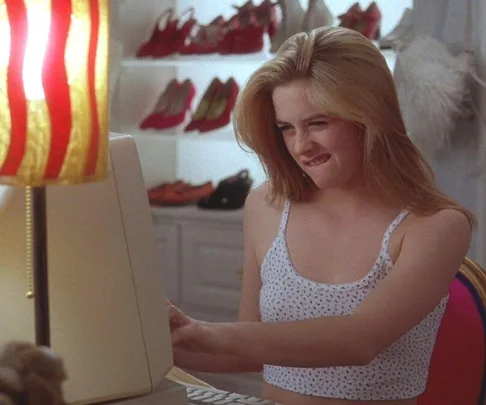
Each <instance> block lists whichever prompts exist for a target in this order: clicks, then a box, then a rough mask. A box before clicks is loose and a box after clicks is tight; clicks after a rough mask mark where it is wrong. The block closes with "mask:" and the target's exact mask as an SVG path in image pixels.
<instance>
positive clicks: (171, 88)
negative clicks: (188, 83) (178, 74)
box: [140, 79, 181, 129]
mask: <svg viewBox="0 0 486 405" xmlns="http://www.w3.org/2000/svg"><path fill="white" fill-rule="evenodd" d="M180 85H181V84H180V83H179V82H178V81H177V80H175V79H172V80H171V81H170V82H169V84H168V85H167V87H166V88H165V90H164V91H163V93H162V94H161V95H160V97H159V99H158V100H157V104H156V105H155V108H154V109H153V111H152V113H151V114H150V115H149V116H148V117H146V118H145V119H144V120H143V121H142V123H141V124H140V129H149V128H155V125H156V122H157V117H159V116H162V115H164V113H165V112H166V111H167V110H168V109H169V107H170V103H171V101H172V99H173V97H174V96H175V94H176V93H177V89H178V88H179V86H180Z"/></svg>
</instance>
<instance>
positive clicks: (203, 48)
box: [180, 16, 225, 55]
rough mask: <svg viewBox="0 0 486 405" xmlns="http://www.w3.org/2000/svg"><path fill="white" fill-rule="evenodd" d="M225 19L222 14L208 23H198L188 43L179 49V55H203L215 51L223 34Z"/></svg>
mask: <svg viewBox="0 0 486 405" xmlns="http://www.w3.org/2000/svg"><path fill="white" fill-rule="evenodd" d="M224 26H225V21H224V18H223V17H222V16H218V17H216V18H215V19H214V20H213V21H211V22H210V23H209V24H208V25H199V28H198V30H197V32H196V34H195V35H194V36H192V37H191V38H190V40H189V43H188V44H186V45H184V46H183V47H182V48H181V49H180V54H181V55H195V54H197V55H204V54H210V53H216V52H217V50H218V44H219V42H220V41H221V39H222V38H223V36H224Z"/></svg>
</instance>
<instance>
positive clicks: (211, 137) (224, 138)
mask: <svg viewBox="0 0 486 405" xmlns="http://www.w3.org/2000/svg"><path fill="white" fill-rule="evenodd" d="M125 131H127V132H128V133H129V134H130V135H132V136H135V137H137V138H139V139H144V138H145V139H157V140H158V141H161V142H183V141H194V142H208V141H214V142H236V139H235V133H234V131H233V128H232V127H231V125H229V126H227V127H224V128H221V129H217V130H214V131H209V132H205V133H199V132H189V133H186V132H184V131H183V129H182V127H181V128H176V129H168V130H163V131H156V130H151V129H147V130H141V129H139V128H133V129H126V130H125Z"/></svg>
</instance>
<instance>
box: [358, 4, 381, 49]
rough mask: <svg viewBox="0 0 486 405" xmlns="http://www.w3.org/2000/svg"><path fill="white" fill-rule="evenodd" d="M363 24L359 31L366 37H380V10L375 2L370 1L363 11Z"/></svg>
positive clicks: (373, 38) (374, 38)
mask: <svg viewBox="0 0 486 405" xmlns="http://www.w3.org/2000/svg"><path fill="white" fill-rule="evenodd" d="M363 18H364V20H365V26H364V29H363V31H362V32H361V33H362V34H363V35H364V36H365V37H366V38H368V39H372V40H376V39H378V38H379V37H380V25H381V18H382V15H381V11H380V9H379V8H378V5H377V4H376V2H372V3H371V4H370V5H369V6H368V8H367V9H366V10H365V11H364V12H363Z"/></svg>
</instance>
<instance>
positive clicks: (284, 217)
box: [278, 200, 291, 235]
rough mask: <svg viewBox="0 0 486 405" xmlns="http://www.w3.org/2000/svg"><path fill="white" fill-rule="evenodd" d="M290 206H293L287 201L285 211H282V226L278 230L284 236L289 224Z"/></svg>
mask: <svg viewBox="0 0 486 405" xmlns="http://www.w3.org/2000/svg"><path fill="white" fill-rule="evenodd" d="M290 205H291V203H290V201H289V200H287V201H285V204H284V206H283V210H282V219H281V220H280V226H279V228H278V231H279V234H280V235H282V234H284V233H285V230H286V229H287V222H288V220H289V212H290Z"/></svg>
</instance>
